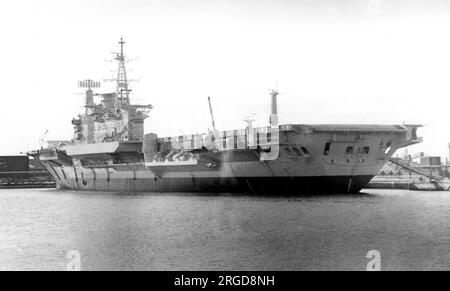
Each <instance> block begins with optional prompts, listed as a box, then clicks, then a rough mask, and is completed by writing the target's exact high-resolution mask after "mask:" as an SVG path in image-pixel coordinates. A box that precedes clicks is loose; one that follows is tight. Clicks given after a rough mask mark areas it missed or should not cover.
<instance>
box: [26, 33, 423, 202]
mask: <svg viewBox="0 0 450 291" xmlns="http://www.w3.org/2000/svg"><path fill="white" fill-rule="evenodd" d="M119 44H120V51H119V52H118V53H116V54H115V60H116V61H117V64H118V72H117V78H115V82H116V90H115V92H108V93H95V92H94V89H97V88H99V85H100V84H99V83H98V82H94V81H91V80H86V81H82V82H79V85H80V86H81V87H86V89H87V90H86V96H85V98H86V99H85V112H84V113H83V114H80V115H79V116H78V117H76V118H74V119H73V120H72V124H73V127H74V136H73V138H72V139H71V140H70V141H48V142H47V146H45V147H41V149H39V150H35V151H32V152H30V153H29V155H31V156H34V157H35V158H37V159H39V161H40V162H41V163H42V165H43V166H44V167H45V168H46V169H47V171H48V172H49V173H50V174H51V175H52V176H53V178H54V180H55V182H56V184H57V186H58V187H59V188H63V189H73V190H83V191H86V190H96V191H112V192H202V193H217V192H229V193H274V194H279V193H290V194H312V193H357V192H359V191H360V190H361V189H362V188H363V187H365V186H366V185H367V184H368V182H369V181H370V180H371V178H372V177H373V176H375V175H376V174H377V173H378V171H379V170H380V169H381V168H382V167H383V165H384V164H385V163H386V161H387V160H388V159H389V158H391V156H392V155H393V154H394V152H395V151H396V150H397V149H399V148H401V147H405V146H408V145H411V144H415V143H419V142H421V141H422V139H421V138H420V137H418V136H417V132H416V131H417V128H418V127H420V125H405V124H403V125H367V124H363V125H358V124H345V125H337V124H321V125H305V124H284V125H280V124H278V109H277V96H278V92H277V91H275V90H273V91H271V94H270V104H271V114H270V116H268V120H269V122H268V125H267V126H265V127H253V126H252V124H251V122H250V121H249V122H248V124H247V126H246V127H245V128H243V129H237V130H229V131H220V130H216V128H215V126H214V119H213V114H212V111H211V117H212V122H213V128H212V130H210V131H209V132H206V133H203V134H191V135H181V136H172V137H158V136H157V134H155V133H151V132H150V133H146V134H145V133H144V120H145V119H146V118H148V117H149V114H150V111H151V109H152V106H151V105H136V104H132V103H131V102H130V88H129V80H128V79H127V73H126V69H125V63H126V62H125V55H124V41H123V40H122V39H121V40H120V42H119ZM96 99H97V100H96ZM96 101H97V102H96Z"/></svg>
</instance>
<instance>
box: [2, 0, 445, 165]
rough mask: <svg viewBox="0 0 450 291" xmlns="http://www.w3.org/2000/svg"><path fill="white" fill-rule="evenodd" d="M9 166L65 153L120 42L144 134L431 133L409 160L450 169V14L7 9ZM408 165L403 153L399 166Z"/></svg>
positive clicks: (415, 6)
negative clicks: (252, 130)
mask: <svg viewBox="0 0 450 291" xmlns="http://www.w3.org/2000/svg"><path fill="white" fill-rule="evenodd" d="M0 9H1V11H2V17H1V18H0V37H1V39H2V40H1V42H0V54H1V56H2V57H3V58H2V61H1V63H0V64H1V68H0V80H1V81H0V84H1V86H2V92H1V95H0V100H1V105H0V106H1V107H0V108H1V109H0V130H1V138H0V155H13V154H19V153H20V152H25V151H27V150H32V149H36V148H38V147H39V142H38V141H39V138H40V137H41V136H42V134H43V133H44V132H45V131H46V130H48V135H47V138H48V139H56V140H70V139H71V138H72V133H73V130H72V125H71V119H72V118H73V117H75V116H76V115H77V114H78V113H81V112H82V111H83V107H82V106H83V102H84V96H83V94H84V93H83V89H80V88H77V83H78V81H79V80H84V79H94V80H98V81H102V87H101V89H100V92H107V91H110V90H111V89H113V88H114V84H112V83H108V82H103V80H104V79H107V78H111V77H112V76H113V75H114V70H115V69H116V66H115V64H114V63H113V62H110V60H111V59H112V57H113V55H112V54H111V52H115V51H117V50H118V43H117V42H118V41H119V39H120V37H123V38H124V40H125V42H126V44H125V53H126V55H127V56H128V58H129V59H130V62H128V63H127V69H128V75H129V77H130V78H132V79H136V80H137V81H136V82H133V83H131V85H130V86H131V89H132V90H133V95H132V100H133V101H135V102H137V103H142V104H152V105H153V106H154V108H153V109H152V111H151V112H150V117H149V118H148V119H147V120H146V122H145V132H147V133H148V132H155V133H157V134H158V136H173V135H180V134H191V133H197V132H205V131H206V130H207V129H208V128H210V127H211V121H210V116H209V108H208V103H207V97H208V96H211V100H212V107H213V110H214V115H215V119H216V126H217V127H218V128H219V129H221V130H229V129H235V128H244V127H245V124H244V122H243V119H245V118H246V116H249V115H250V116H252V117H253V118H254V119H256V123H255V125H259V126H265V125H267V124H268V116H269V104H270V103H269V101H270V96H269V90H270V89H273V88H277V89H278V90H279V91H280V95H279V102H278V103H279V111H280V122H281V123H299V124H324V123H345V124H349V123H364V124H378V123H379V124H403V123H414V124H423V125H424V127H423V128H421V129H420V130H419V135H421V136H423V138H424V142H423V143H422V144H419V145H414V146H412V147H410V148H409V149H408V150H409V152H410V153H416V152H419V151H424V152H425V153H427V154H429V155H440V156H442V157H446V156H447V155H448V142H450V115H449V114H448V108H449V104H450V102H449V101H448V100H449V97H450V82H449V80H450V3H449V2H448V1H436V0H428V1H418V0H416V1H414V0H410V1H406V0H393V1H378V0H368V1H364V0H361V1H356V0H343V1H342V0H341V1H331V0H305V1H288V0H285V1H267V0H257V1H255V0H254V1H250V0H241V1H225V0H223V1H214V0H209V1H200V0H197V1H173V0H165V1H152V0H145V1H144V0H89V1H87V0H86V1H85V0H71V1H61V0H40V1H31V0H27V1H26V0H24V1H2V2H1V3H0ZM399 153H402V152H399Z"/></svg>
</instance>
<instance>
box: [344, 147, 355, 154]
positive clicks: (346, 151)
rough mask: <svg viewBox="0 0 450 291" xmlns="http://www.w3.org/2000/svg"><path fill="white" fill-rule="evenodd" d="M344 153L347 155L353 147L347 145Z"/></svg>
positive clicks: (351, 151) (351, 152)
mask: <svg viewBox="0 0 450 291" xmlns="http://www.w3.org/2000/svg"><path fill="white" fill-rule="evenodd" d="M345 154H347V155H351V154H353V147H352V146H348V147H347V148H346V149H345Z"/></svg>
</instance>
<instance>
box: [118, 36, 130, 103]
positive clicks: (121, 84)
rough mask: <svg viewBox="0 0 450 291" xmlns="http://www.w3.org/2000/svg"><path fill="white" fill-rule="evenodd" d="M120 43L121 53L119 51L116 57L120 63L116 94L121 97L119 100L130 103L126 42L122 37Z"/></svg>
mask: <svg viewBox="0 0 450 291" xmlns="http://www.w3.org/2000/svg"><path fill="white" fill-rule="evenodd" d="M119 44H120V53H117V54H116V57H115V60H117V63H118V70H117V85H116V96H117V98H118V99H119V101H121V102H122V103H126V104H127V105H129V104H130V98H129V93H130V90H129V89H128V79H127V71H126V69H125V55H124V53H123V45H124V44H125V42H124V41H123V38H122V37H121V38H120V41H119Z"/></svg>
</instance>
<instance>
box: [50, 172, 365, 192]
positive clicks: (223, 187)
mask: <svg viewBox="0 0 450 291" xmlns="http://www.w3.org/2000/svg"><path fill="white" fill-rule="evenodd" d="M371 178H372V176H317V177H292V178H290V177H239V178H224V177H220V178H163V179H156V180H155V179H136V180H135V179H110V180H109V181H108V180H107V179H97V180H93V179H84V180H83V181H76V180H75V179H68V180H66V181H64V182H63V183H59V184H58V186H59V187H60V188H62V189H71V190H84V191H107V192H192V193H243V194H252V193H254V194H257V193H260V194H292V195H308V194H341V193H358V192H359V191H360V190H361V189H362V188H363V187H365V186H366V185H367V184H368V182H369V181H370V179H371Z"/></svg>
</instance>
